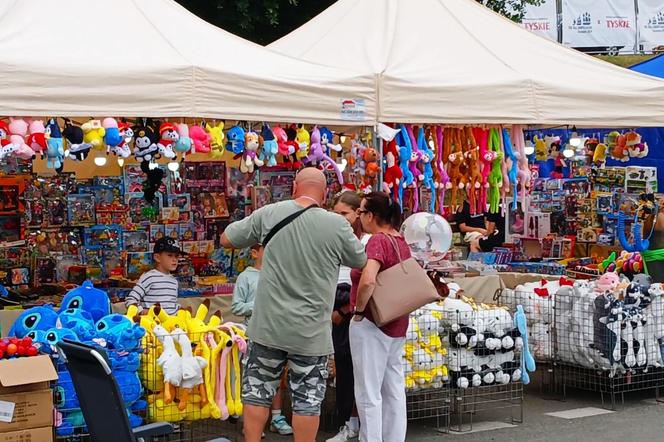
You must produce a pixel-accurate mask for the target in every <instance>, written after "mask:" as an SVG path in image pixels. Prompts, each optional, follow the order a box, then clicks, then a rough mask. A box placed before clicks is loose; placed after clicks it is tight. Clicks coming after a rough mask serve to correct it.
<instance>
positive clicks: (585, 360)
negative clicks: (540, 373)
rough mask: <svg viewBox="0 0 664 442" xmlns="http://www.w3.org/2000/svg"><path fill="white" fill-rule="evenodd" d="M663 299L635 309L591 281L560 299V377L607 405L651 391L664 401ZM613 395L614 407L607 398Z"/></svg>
mask: <svg viewBox="0 0 664 442" xmlns="http://www.w3.org/2000/svg"><path fill="white" fill-rule="evenodd" d="M663 314H664V311H662V308H661V304H660V300H655V301H654V302H652V303H650V302H647V303H646V302H644V303H640V304H639V305H634V304H631V303H629V302H628V301H624V300H619V299H617V298H615V297H614V296H613V295H612V294H609V293H599V292H597V291H596V290H594V287H593V286H592V284H590V283H588V282H577V283H576V284H575V286H574V287H570V288H566V289H561V290H560V291H559V292H558V294H557V295H556V308H555V327H554V352H555V363H556V377H557V378H558V379H559V382H561V385H562V393H563V396H565V395H566V391H567V388H575V389H581V390H587V391H594V392H598V393H600V394H601V399H602V404H603V406H606V407H608V408H610V409H615V408H616V401H617V398H618V397H620V398H621V399H622V400H623V401H624V394H625V393H629V392H633V391H639V390H650V391H652V392H653V394H654V395H655V398H656V399H657V400H658V401H659V399H660V389H661V388H662V387H663V386H664V368H663V367H664V364H663V363H662V360H663V359H664V357H663V350H664V345H662V344H661V343H660V338H659V335H660V334H661V333H660V332H658V331H657V330H658V329H661V328H662V327H663V326H664V317H662V315H663ZM606 396H608V403H607V400H606V399H607V398H606Z"/></svg>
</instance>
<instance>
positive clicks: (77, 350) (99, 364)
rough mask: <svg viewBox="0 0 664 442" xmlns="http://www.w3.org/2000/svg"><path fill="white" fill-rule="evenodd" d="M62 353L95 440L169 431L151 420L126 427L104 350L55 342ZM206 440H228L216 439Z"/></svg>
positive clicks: (138, 441)
mask: <svg viewBox="0 0 664 442" xmlns="http://www.w3.org/2000/svg"><path fill="white" fill-rule="evenodd" d="M58 346H59V347H60V350H62V353H64V356H65V359H66V363H67V368H68V369H69V374H70V375H71V379H72V382H73V384H74V389H75V390H76V394H77V396H78V400H79V402H80V404H81V411H82V412H83V417H84V418H85V423H86V425H87V427H88V431H89V432H90V436H91V439H92V440H94V441H95V442H116V441H119V440H124V441H129V442H143V441H145V440H150V439H151V438H153V437H158V436H167V435H169V434H171V433H173V425H171V424H170V423H168V422H155V423H151V424H147V425H143V426H140V427H138V428H133V429H132V428H131V427H130V426H129V419H128V418H127V412H126V410H125V406H124V403H123V402H122V395H121V394H120V389H119V388H118V384H117V382H116V381H115V378H114V377H113V374H112V373H111V366H110V363H109V361H108V358H107V356H106V352H105V351H104V350H102V349H97V348H95V347H91V346H89V345H85V344H81V343H79V342H74V341H69V340H64V341H63V342H60V343H59V344H58ZM209 442H230V441H229V440H228V439H225V438H219V439H214V440H212V441H209Z"/></svg>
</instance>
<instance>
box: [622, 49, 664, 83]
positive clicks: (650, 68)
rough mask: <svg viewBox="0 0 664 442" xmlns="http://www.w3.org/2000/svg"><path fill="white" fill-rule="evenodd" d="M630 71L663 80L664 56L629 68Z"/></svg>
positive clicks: (661, 55)
mask: <svg viewBox="0 0 664 442" xmlns="http://www.w3.org/2000/svg"><path fill="white" fill-rule="evenodd" d="M630 69H631V70H632V71H636V72H640V73H642V74H646V75H652V76H653V77H659V78H664V54H660V55H658V56H656V57H653V58H650V59H648V60H646V61H642V62H641V63H637V64H635V65H633V66H630Z"/></svg>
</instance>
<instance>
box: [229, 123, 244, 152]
mask: <svg viewBox="0 0 664 442" xmlns="http://www.w3.org/2000/svg"><path fill="white" fill-rule="evenodd" d="M244 135H245V133H244V129H242V128H241V127H240V126H233V127H231V128H230V129H229V130H228V132H226V140H228V141H226V149H227V150H230V151H231V152H233V153H234V154H235V155H239V154H241V153H242V152H244Z"/></svg>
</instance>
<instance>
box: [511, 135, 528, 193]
mask: <svg viewBox="0 0 664 442" xmlns="http://www.w3.org/2000/svg"><path fill="white" fill-rule="evenodd" d="M512 140H513V141H514V154H515V155H516V157H517V179H518V181H519V185H520V187H521V198H522V200H523V202H522V204H523V205H524V206H525V204H526V202H525V201H526V193H527V192H528V189H529V188H530V179H531V175H530V167H529V166H528V157H527V156H526V139H525V137H524V134H523V127H522V126H519V125H514V126H512Z"/></svg>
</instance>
